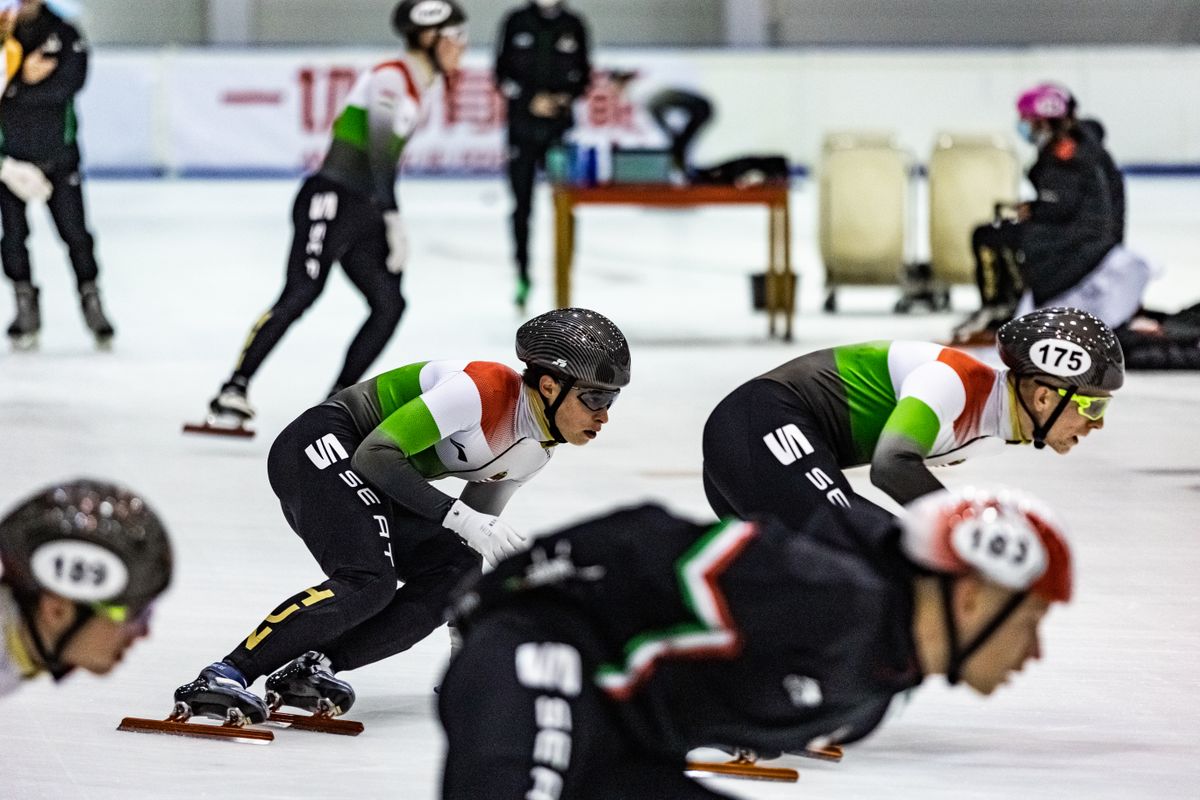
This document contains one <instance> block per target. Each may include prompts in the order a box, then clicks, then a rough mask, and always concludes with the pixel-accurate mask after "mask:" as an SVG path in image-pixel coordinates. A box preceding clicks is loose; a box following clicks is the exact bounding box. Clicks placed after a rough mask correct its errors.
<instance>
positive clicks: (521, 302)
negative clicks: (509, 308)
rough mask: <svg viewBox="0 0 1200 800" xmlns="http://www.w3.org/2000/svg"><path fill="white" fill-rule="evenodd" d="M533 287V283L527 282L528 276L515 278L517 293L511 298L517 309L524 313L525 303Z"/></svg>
mask: <svg viewBox="0 0 1200 800" xmlns="http://www.w3.org/2000/svg"><path fill="white" fill-rule="evenodd" d="M531 289H533V284H531V283H530V282H529V278H526V277H525V276H523V275H522V276H519V277H518V278H517V293H516V296H515V297H514V298H513V300H514V302H515V303H516V306H517V311H520V312H521V313H522V314H523V313H525V304H526V303H527V302H529V292H530V290H531Z"/></svg>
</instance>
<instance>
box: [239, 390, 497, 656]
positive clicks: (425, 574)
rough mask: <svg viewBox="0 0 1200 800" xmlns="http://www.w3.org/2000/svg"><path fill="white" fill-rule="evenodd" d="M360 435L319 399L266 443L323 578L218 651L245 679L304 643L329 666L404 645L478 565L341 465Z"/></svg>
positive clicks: (420, 633) (292, 520) (454, 541)
mask: <svg viewBox="0 0 1200 800" xmlns="http://www.w3.org/2000/svg"><path fill="white" fill-rule="evenodd" d="M359 441H360V437H359V436H358V434H357V433H356V432H355V430H354V426H353V423H352V422H351V420H350V417H349V416H348V415H347V414H346V413H345V412H344V411H342V410H341V409H339V408H336V407H334V406H326V405H320V406H317V407H315V408H311V409H309V410H308V411H305V412H304V413H303V414H301V415H300V416H299V417H298V418H297V419H296V420H295V421H294V422H292V423H291V424H290V425H288V427H286V428H284V430H283V432H282V433H280V434H279V437H278V438H277V439H276V440H275V443H274V444H273V445H271V453H270V455H269V456H268V457H267V475H268V477H269V478H270V481H271V488H272V489H273V490H274V491H275V494H276V495H277V496H278V497H279V502H280V505H281V506H282V508H283V515H284V517H285V518H286V519H287V521H288V524H289V525H290V526H291V527H292V530H294V531H295V532H296V534H297V535H298V536H299V537H300V538H301V540H303V542H304V544H305V546H306V547H308V549H309V552H311V553H312V554H313V557H314V558H315V559H316V560H317V563H318V564H320V565H321V570H322V572H324V573H325V575H326V580H325V581H323V582H322V583H319V584H317V585H316V586H313V587H311V588H308V589H304V590H303V591H301V592H299V593H297V594H295V595H293V596H292V597H289V598H288V599H287V600H284V601H283V602H282V603H280V604H279V605H278V606H277V607H276V608H275V610H274V611H272V612H271V613H270V614H268V615H267V617H266V619H264V620H263V622H261V623H259V625H258V626H257V627H256V628H255V629H254V630H253V631H252V632H251V633H250V635H249V636H248V637H247V638H246V640H245V641H243V642H242V643H241V644H239V645H238V646H237V647H236V648H234V650H233V651H232V652H231V653H230V654H229V655H228V656H227V657H226V659H225V660H226V661H228V662H229V663H231V664H233V665H234V666H236V667H237V668H238V669H240V670H241V671H242V673H243V674H244V675H245V676H246V677H247V678H248V679H249V680H254V679H255V678H257V677H258V676H260V675H265V674H267V673H269V672H272V671H274V670H275V669H277V668H279V667H281V666H283V665H284V664H286V663H287V662H288V661H290V660H291V659H293V658H295V657H296V656H299V655H301V654H302V653H304V652H305V651H307V650H319V651H321V652H323V653H325V655H327V656H329V658H330V660H331V661H332V662H333V667H334V669H335V670H343V669H354V668H356V667H361V666H363V665H365V664H370V663H373V662H375V661H379V660H380V659H383V658H386V657H387V656H390V655H395V654H396V653H400V652H403V651H404V650H407V649H408V648H410V647H412V646H413V645H414V644H416V643H417V642H419V641H421V640H422V639H424V638H425V637H426V636H428V635H429V634H430V633H431V632H432V631H433V630H435V629H436V628H437V627H438V626H440V625H441V624H442V622H443V621H444V618H443V612H444V610H445V608H446V606H447V605H448V598H449V596H450V593H451V591H452V590H453V589H454V587H455V586H456V585H457V584H458V582H459V581H460V580H462V579H463V578H464V577H465V576H466V575H467V574H469V573H471V572H472V571H476V570H478V569H480V558H479V555H478V554H476V553H475V552H474V551H473V550H471V549H470V548H469V547H467V545H465V544H464V543H463V542H462V541H460V540H459V539H458V537H456V536H455V535H454V534H452V533H451V532H450V531H447V530H445V529H444V528H442V527H441V526H440V525H439V524H438V523H436V522H431V521H429V520H425V519H422V518H420V517H416V516H414V515H412V514H409V513H408V512H406V511H403V510H402V509H400V508H398V507H396V506H395V504H393V503H391V502H389V501H388V500H387V498H386V497H385V496H384V495H383V494H382V493H380V492H379V491H378V490H376V489H374V488H373V487H371V486H370V485H369V484H366V483H365V482H364V481H363V480H362V478H360V477H359V476H358V475H357V474H356V473H355V472H354V471H353V470H352V469H350V461H349V459H350V457H351V456H352V455H353V454H354V449H355V448H356V447H357V446H358V444H359ZM398 580H399V581H403V582H404V585H403V586H402V587H401V588H399V589H397V588H396V584H397V581H398Z"/></svg>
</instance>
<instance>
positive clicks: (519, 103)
mask: <svg viewBox="0 0 1200 800" xmlns="http://www.w3.org/2000/svg"><path fill="white" fill-rule="evenodd" d="M497 44H498V47H499V50H498V51H497V53H496V69H495V74H496V85H497V87H499V89H500V93H501V94H503V95H504V96H505V97H506V98H507V99H508V120H509V125H510V126H513V127H520V126H533V127H541V128H552V129H556V130H559V131H563V130H566V129H567V128H570V127H571V126H572V125H574V124H575V118H574V115H573V113H572V111H571V105H570V104H569V103H568V104H566V105H564V106H563V107H562V108H561V109H560V112H559V115H558V116H557V117H554V118H550V119H544V118H540V117H535V116H533V115H532V114H531V113H530V112H529V102H530V101H531V100H532V99H533V96H534V95H536V94H537V93H538V92H553V93H560V92H561V93H565V94H568V95H570V96H571V99H572V100H574V99H575V98H577V97H580V96H582V95H583V93H584V92H585V91H587V86H588V82H589V81H590V80H591V73H592V65H591V61H590V57H589V54H588V50H589V48H590V43H589V40H588V32H587V28H586V27H585V26H584V23H583V19H582V18H580V17H579V16H577V15H576V14H573V13H572V12H570V11H568V10H567V9H565V8H562V9H561V10H560V11H559V12H558V14H557V15H555V16H552V17H545V16H543V15H542V14H541V13H540V12H539V11H538V9H537V8H536V7H534V6H533V5H532V4H530V5H527V6H525V7H524V8H519V9H517V10H516V11H513V12H512V13H510V14H509V15H508V16H507V17H505V19H504V22H503V23H501V27H500V35H499V37H498V38H497Z"/></svg>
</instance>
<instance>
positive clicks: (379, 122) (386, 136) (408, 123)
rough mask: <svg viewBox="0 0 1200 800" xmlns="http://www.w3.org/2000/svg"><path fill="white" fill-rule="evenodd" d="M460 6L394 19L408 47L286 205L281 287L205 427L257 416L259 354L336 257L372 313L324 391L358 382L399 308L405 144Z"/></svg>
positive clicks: (458, 46)
mask: <svg viewBox="0 0 1200 800" xmlns="http://www.w3.org/2000/svg"><path fill="white" fill-rule="evenodd" d="M466 19H467V16H466V13H465V12H464V11H463V9H462V8H461V7H460V6H459V5H458V3H457V2H455V1H454V0H403V2H401V3H399V4H398V5H397V6H396V9H395V11H394V13H393V17H392V23H393V27H394V28H395V30H396V32H397V33H398V34H399V35H400V36H402V37H403V38H404V39H405V42H406V44H407V51H406V53H405V54H404V55H403V56H402V57H400V58H398V59H392V60H389V61H385V62H383V63H381V64H377V65H376V66H375V67H374V68H373V69H371V70H370V71H368V72H366V73H364V74H363V75H362V76H361V77H360V78H359V79H358V82H357V83H356V84H355V86H354V88H353V89H352V90H351V92H350V95H349V97H348V98H347V100H346V106H345V108H343V109H342V111H341V113H340V114H339V115H338V117H337V119H336V120H335V121H334V123H333V141H332V143H331V144H330V146H329V152H328V153H327V154H326V155H325V161H324V163H323V164H322V165H321V168H320V169H319V170H318V171H317V172H316V174H314V175H311V176H309V177H308V178H307V179H306V180H305V181H304V183H303V184H302V185H301V187H300V191H299V193H298V194H297V195H296V200H295V203H294V205H293V207H292V224H293V227H294V229H295V234H294V237H293V239H292V247H291V251H290V254H289V256H288V264H287V276H286V282H285V283H284V286H283V293H282V294H281V295H280V296H279V299H278V300H276V301H275V305H273V306H272V307H271V308H270V310H268V311H267V312H266V313H265V314H263V316H262V317H261V318H260V319H259V320H258V321H257V322H256V323H255V324H254V326H253V328H251V330H250V335H249V337H248V338H247V340H246V344H245V345H244V347H243V349H242V353H241V355H240V356H239V358H238V361H237V364H236V366H235V367H234V370H233V373H232V374H231V375H230V376H229V379H228V380H227V381H226V382H225V383H224V385H222V387H221V389H220V391H219V392H218V393H217V396H216V397H214V398H213V400H212V402H211V403H210V404H209V411H210V413H211V419H210V423H209V424H210V425H214V426H216V427H222V428H233V427H240V425H241V423H244V422H246V421H247V420H250V419H252V418H253V417H254V407H253V406H252V405H251V404H250V402H249V400H248V399H247V396H246V394H247V390H248V387H249V385H250V381H251V379H253V377H254V375H255V373H256V372H258V369H259V367H260V366H262V363H263V361H264V360H265V359H266V358H267V356H268V355H269V354H270V353H271V351H272V350H273V349H274V348H275V346H276V345H277V344H278V343H279V341H280V339H282V338H283V335H284V334H285V333H287V330H288V328H290V327H291V325H292V323H294V322H295V321H296V320H298V319H299V318H300V316H301V315H302V314H303V313H304V312H305V311H307V310H308V308H309V306H311V305H312V304H313V302H314V301H315V300H316V299H317V297H318V296H319V295H320V294H321V292H322V291H323V290H324V288H325V282H326V280H327V279H328V278H329V273H330V271H331V270H332V269H333V264H334V262H335V261H336V262H338V263H340V264H341V265H342V269H344V270H345V271H346V276H347V277H348V278H349V279H350V281H351V282H352V283H353V284H354V286H355V287H356V288H357V289H358V290H359V291H360V292H362V294H363V296H364V297H365V298H366V300H367V303H368V304H369V305H370V309H371V312H370V315H369V316H368V317H367V319H366V321H365V322H364V323H363V325H362V327H361V328H360V329H359V331H358V333H357V334H356V335H355V337H354V339H353V341H351V343H350V347H349V349H348V350H347V352H346V359H345V362H344V363H343V365H342V371H341V373H340V374H339V375H338V377H337V379H336V380H335V381H334V383H333V388H332V390H331V391H330V395H333V394H336V393H337V392H338V391H340V390H341V389H343V388H345V387H347V386H349V385H351V384H353V383H357V382H358V381H359V380H360V379H361V378H362V376H363V374H364V373H365V372H366V371H367V369H368V368H369V367H370V366H371V364H372V362H374V361H375V359H376V357H377V356H378V355H379V354H380V353H381V352H382V351H383V348H384V346H385V345H387V342H388V339H390V338H391V336H392V333H393V332H394V331H395V330H396V326H397V325H398V324H399V323H400V317H401V315H403V314H404V308H405V302H404V295H403V294H402V293H401V288H400V282H401V278H402V277H403V273H404V266H405V263H406V262H407V259H408V235H407V232H406V228H405V225H404V220H403V218H402V217H401V215H400V209H399V206H398V205H397V201H396V175H397V171H398V169H399V164H400V159H401V156H402V154H403V152H404V148H405V145H407V143H408V141H409V139H410V138H411V137H412V136H413V133H414V132H415V131H416V129H417V127H418V125H419V124H420V123H421V121H422V120H423V118H424V116H425V115H426V113H427V109H426V106H427V97H428V96H429V95H430V93H431V92H432V91H433V90H434V84H435V83H437V82H438V81H440V80H441V79H442V77H443V76H448V75H453V74H454V72H455V71H457V69H458V64H459V62H460V61H461V59H462V54H463V52H464V50H465V49H466V28H465V27H464V26H465V23H466Z"/></svg>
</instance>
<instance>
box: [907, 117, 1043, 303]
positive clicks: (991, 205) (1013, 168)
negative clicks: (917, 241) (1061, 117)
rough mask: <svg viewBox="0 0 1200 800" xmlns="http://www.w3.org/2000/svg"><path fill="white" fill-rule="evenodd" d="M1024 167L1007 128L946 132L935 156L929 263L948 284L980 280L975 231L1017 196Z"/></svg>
mask: <svg viewBox="0 0 1200 800" xmlns="http://www.w3.org/2000/svg"><path fill="white" fill-rule="evenodd" d="M1020 181H1021V172H1020V165H1019V164H1018V162H1017V156H1016V153H1015V152H1013V149H1012V147H1011V146H1010V144H1009V141H1008V139H1007V137H1006V136H1004V135H1003V134H961V133H940V134H938V136H937V139H936V141H935V143H934V147H933V154H932V155H931V156H930V158H929V265H930V268H931V272H932V276H933V279H934V280H935V281H936V282H937V283H939V284H942V285H953V284H960V283H966V284H974V283H975V256H974V254H973V253H972V252H971V234H972V233H973V232H974V230H975V228H977V227H978V226H980V225H983V224H985V223H987V222H989V221H991V220H992V218H993V216H994V214H995V208H996V204H997V203H1004V204H1012V203H1015V202H1016V201H1017V191H1018V188H1019V186H1020Z"/></svg>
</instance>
